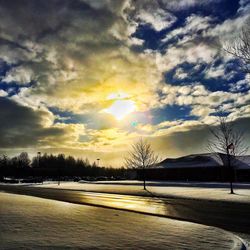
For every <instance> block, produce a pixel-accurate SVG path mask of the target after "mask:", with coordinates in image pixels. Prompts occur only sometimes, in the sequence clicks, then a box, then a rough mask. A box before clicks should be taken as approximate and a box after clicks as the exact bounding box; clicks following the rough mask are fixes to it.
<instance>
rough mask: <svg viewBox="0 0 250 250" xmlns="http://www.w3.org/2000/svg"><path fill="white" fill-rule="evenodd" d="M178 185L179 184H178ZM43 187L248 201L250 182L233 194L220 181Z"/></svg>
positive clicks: (45, 184)
mask: <svg viewBox="0 0 250 250" xmlns="http://www.w3.org/2000/svg"><path fill="white" fill-rule="evenodd" d="M178 185H179V186H178ZM37 186H39V187H45V188H59V189H72V190H82V191H94V192H107V193H119V194H129V195H150V193H153V194H154V195H157V196H161V197H181V198H190V199H206V200H220V201H232V202H244V203H250V184H237V185H236V188H235V189H234V190H235V194H233V195H232V194H230V193H229V184H221V183H205V184H204V183H177V182H175V183H173V182H171V183H170V182H169V183H168V182H149V183H148V185H147V190H148V191H149V192H150V193H149V192H147V191H145V190H143V187H142V183H141V182H138V181H131V182H128V181H126V182H106V183H105V182H97V183H77V182H61V183H60V185H58V183H57V182H47V183H46V182H45V183H44V184H41V185H37Z"/></svg>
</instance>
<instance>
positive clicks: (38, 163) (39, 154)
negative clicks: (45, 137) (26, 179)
mask: <svg viewBox="0 0 250 250" xmlns="http://www.w3.org/2000/svg"><path fill="white" fill-rule="evenodd" d="M40 156H41V152H37V167H38V168H39V167H40Z"/></svg>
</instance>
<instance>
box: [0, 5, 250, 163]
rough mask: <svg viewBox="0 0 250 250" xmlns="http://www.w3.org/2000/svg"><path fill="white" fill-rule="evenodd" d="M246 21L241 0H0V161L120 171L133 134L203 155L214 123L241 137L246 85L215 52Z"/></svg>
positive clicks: (247, 120)
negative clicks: (0, 156)
mask: <svg viewBox="0 0 250 250" xmlns="http://www.w3.org/2000/svg"><path fill="white" fill-rule="evenodd" d="M249 16H250V0H158V1H157V0H155V1H151V0H137V1H136V0H50V1H44V0H11V1H7V0H0V117H1V123H0V133H1V136H0V153H7V154H9V155H13V154H17V153H19V152H21V151H27V152H29V153H31V154H35V153H36V152H37V151H41V152H51V153H59V152H63V153H65V154H72V155H75V156H78V157H84V158H85V157H88V158H89V159H90V160H91V161H93V160H95V159H96V158H101V161H102V163H103V164H112V165H113V166H119V165H120V163H121V162H122V158H123V156H124V154H125V152H126V151H127V150H128V148H129V146H130V144H131V143H132V142H133V141H136V140H137V139H138V138H140V137H145V138H147V139H148V140H149V141H150V142H151V143H152V146H153V148H154V149H155V150H156V151H157V152H158V153H159V154H160V155H161V156H162V158H165V157H175V156H181V155H185V154H189V153H199V152H204V151H205V150H206V142H207V140H208V138H209V135H208V131H207V126H206V125H207V124H214V122H215V119H216V115H218V114H220V115H227V116H229V118H230V119H231V120H233V121H235V122H236V124H237V125H238V127H239V128H240V129H248V130H249V128H250V91H249V90H250V83H249V76H248V75H246V74H244V73H242V72H241V71H240V69H239V62H238V61H237V60H235V59H234V58H233V57H231V56H230V55H228V54H227V53H226V52H225V51H224V50H223V49H222V44H227V43H230V41H232V40H233V39H235V38H236V37H237V36H238V35H239V32H240V30H241V28H242V26H243V25H244V23H245V21H246V20H247V18H248V17H249ZM249 141H250V135H249V133H248V134H246V142H247V143H249Z"/></svg>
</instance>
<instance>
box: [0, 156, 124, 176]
mask: <svg viewBox="0 0 250 250" xmlns="http://www.w3.org/2000/svg"><path fill="white" fill-rule="evenodd" d="M126 174H127V171H126V169H125V168H112V167H101V166H97V164H96V163H95V162H94V163H92V164H91V163H90V162H89V160H88V159H87V158H86V159H80V158H74V157H73V156H65V155H64V154H58V155H53V154H46V153H45V154H38V155H37V156H35V157H33V158H32V159H30V157H29V155H28V153H26V152H22V153H21V154H19V155H18V156H14V157H8V156H6V155H0V177H1V178H3V177H8V176H12V177H16V178H22V177H27V176H34V177H52V178H53V177H55V178H57V177H65V176H68V177H76V176H77V177H100V176H102V177H109V178H111V177H114V178H125V177H127V176H126Z"/></svg>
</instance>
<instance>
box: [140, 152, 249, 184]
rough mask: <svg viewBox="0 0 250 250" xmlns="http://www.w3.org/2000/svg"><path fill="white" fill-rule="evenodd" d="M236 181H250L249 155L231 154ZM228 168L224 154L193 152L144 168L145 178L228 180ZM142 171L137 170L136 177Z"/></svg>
mask: <svg viewBox="0 0 250 250" xmlns="http://www.w3.org/2000/svg"><path fill="white" fill-rule="evenodd" d="M231 162H232V166H233V170H234V177H235V180H236V181H241V182H243V181H245V182H247V181H250V155H248V156H238V157H235V158H234V157H233V156H232V160H231ZM229 170H230V168H229V167H228V165H227V155H225V154H211V153H208V154H193V155H187V156H183V157H179V158H167V159H165V160H163V161H162V162H160V163H158V164H157V165H156V166H155V167H154V168H150V169H146V177H147V180H179V181H223V182H224V181H228V180H229V173H230V171H229ZM141 176H142V171H141V170H139V171H138V177H139V178H140V177H141Z"/></svg>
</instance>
